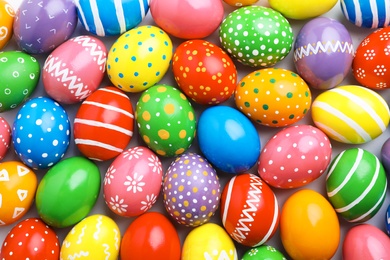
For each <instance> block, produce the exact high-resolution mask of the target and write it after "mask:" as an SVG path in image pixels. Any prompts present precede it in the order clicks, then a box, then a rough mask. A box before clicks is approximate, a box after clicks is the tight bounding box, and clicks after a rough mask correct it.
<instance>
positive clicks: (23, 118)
mask: <svg viewBox="0 0 390 260" xmlns="http://www.w3.org/2000/svg"><path fill="white" fill-rule="evenodd" d="M69 140H70V122H69V119H68V114H67V112H66V111H65V110H64V108H63V107H62V106H61V105H60V104H58V103H57V102H55V101H54V100H52V99H51V98H47V97H36V98H33V99H30V100H29V101H27V102H26V103H24V105H23V106H22V107H21V108H20V110H19V112H18V113H17V115H16V117H15V121H14V123H13V126H12V143H13V145H14V148H15V152H16V154H17V155H18V156H19V157H20V159H21V160H22V162H23V163H25V164H26V165H27V166H29V167H31V168H34V169H37V168H40V169H44V168H48V167H51V166H53V165H54V164H56V163H57V162H58V161H59V160H61V158H62V157H63V156H64V155H65V152H66V151H67V149H68V146H69Z"/></svg>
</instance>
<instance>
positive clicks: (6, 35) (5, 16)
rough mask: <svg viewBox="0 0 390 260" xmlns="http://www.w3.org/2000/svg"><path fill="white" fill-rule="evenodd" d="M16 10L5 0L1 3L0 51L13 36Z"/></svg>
mask: <svg viewBox="0 0 390 260" xmlns="http://www.w3.org/2000/svg"><path fill="white" fill-rule="evenodd" d="M14 17H15V10H14V8H13V7H12V6H11V5H10V4H9V3H8V2H7V1H5V0H1V1H0V25H1V26H0V35H1V36H0V50H1V49H2V48H3V47H5V46H6V45H7V43H8V42H9V40H10V39H11V37H12V35H13V24H14Z"/></svg>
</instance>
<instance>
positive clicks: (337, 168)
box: [326, 148, 387, 223]
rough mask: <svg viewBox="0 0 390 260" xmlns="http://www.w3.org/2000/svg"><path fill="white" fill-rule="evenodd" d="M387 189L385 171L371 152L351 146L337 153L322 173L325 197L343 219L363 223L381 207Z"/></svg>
mask: <svg viewBox="0 0 390 260" xmlns="http://www.w3.org/2000/svg"><path fill="white" fill-rule="evenodd" d="M386 190H387V179H386V173H385V170H384V168H383V166H382V164H381V163H380V161H379V159H378V158H377V157H376V156H375V155H374V154H372V153H370V152H368V151H366V150H364V149H361V148H351V149H347V150H344V151H342V152H341V153H339V154H338V155H337V156H336V157H335V158H334V159H333V161H332V163H331V165H330V167H329V171H328V174H327V176H326V191H327V196H328V199H329V201H330V203H331V204H332V206H333V207H334V208H335V210H336V212H337V213H339V214H340V215H341V216H342V217H343V218H344V219H346V220H347V221H349V222H357V223H360V222H365V221H367V220H369V219H371V218H372V217H373V216H374V215H375V214H376V213H377V212H378V211H379V209H380V208H381V206H382V204H383V202H384V200H385V196H386Z"/></svg>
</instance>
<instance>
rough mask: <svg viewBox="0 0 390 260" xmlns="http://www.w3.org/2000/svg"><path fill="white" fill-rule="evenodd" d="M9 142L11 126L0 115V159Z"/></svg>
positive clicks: (5, 151) (4, 153) (3, 155)
mask: <svg viewBox="0 0 390 260" xmlns="http://www.w3.org/2000/svg"><path fill="white" fill-rule="evenodd" d="M10 142H11V128H10V126H9V124H8V122H7V121H6V120H5V119H4V118H3V117H1V116H0V160H3V158H4V157H5V155H6V153H7V151H8V149H9V146H10Z"/></svg>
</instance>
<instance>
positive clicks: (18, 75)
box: [0, 51, 41, 113]
mask: <svg viewBox="0 0 390 260" xmlns="http://www.w3.org/2000/svg"><path fill="white" fill-rule="evenodd" d="M40 72H41V68H40V65H39V62H38V61H37V60H36V59H35V58H34V57H32V56H30V55H29V54H27V53H24V52H20V51H6V52H0V93H2V94H1V96H0V113H1V112H4V111H7V110H11V109H13V108H15V107H17V106H19V105H20V104H21V103H23V102H24V101H25V100H26V99H27V98H28V97H29V96H30V95H31V94H32V92H33V91H34V90H35V88H36V86H37V84H38V81H39V76H40Z"/></svg>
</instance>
